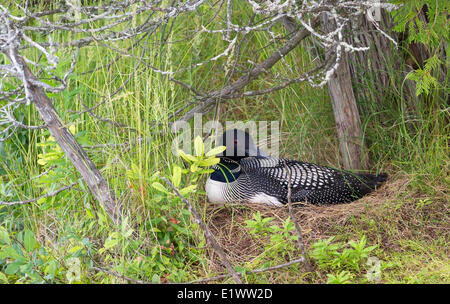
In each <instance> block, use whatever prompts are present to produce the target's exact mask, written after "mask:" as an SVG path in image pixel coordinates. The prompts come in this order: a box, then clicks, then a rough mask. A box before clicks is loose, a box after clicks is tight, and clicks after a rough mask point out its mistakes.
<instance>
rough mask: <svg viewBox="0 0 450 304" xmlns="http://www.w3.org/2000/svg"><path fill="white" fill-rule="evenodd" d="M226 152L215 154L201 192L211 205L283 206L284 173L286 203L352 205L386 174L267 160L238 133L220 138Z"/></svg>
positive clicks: (289, 161)
mask: <svg viewBox="0 0 450 304" xmlns="http://www.w3.org/2000/svg"><path fill="white" fill-rule="evenodd" d="M221 143H222V145H223V146H226V147H227V149H226V150H225V151H224V152H223V153H221V154H218V157H219V158H220V162H219V163H218V164H217V165H216V166H214V167H213V169H214V172H213V173H211V175H210V177H209V178H208V180H207V182H206V185H205V190H206V193H207V195H208V200H209V201H210V202H213V203H232V202H248V203H258V204H265V205H273V206H284V205H285V204H286V203H287V202H288V185H289V173H290V175H291V178H290V182H291V201H292V202H293V203H294V202H308V203H311V204H340V203H348V202H351V201H354V200H357V199H359V198H361V197H363V196H364V195H366V194H368V193H370V192H372V191H373V190H375V189H376V188H377V187H378V186H380V185H381V184H382V183H383V182H384V181H386V179H387V174H385V173H381V174H379V175H373V174H356V173H351V172H346V171H340V170H336V169H332V168H328V167H324V166H319V165H316V164H312V163H305V162H300V161H296V160H290V159H283V158H271V157H269V156H268V155H267V154H266V153H265V152H263V151H262V150H260V149H259V148H258V147H257V146H256V145H255V143H254V142H253V139H252V138H251V136H250V135H249V134H248V133H247V132H244V131H242V130H239V129H231V130H228V131H226V132H224V133H223V135H222V137H221Z"/></svg>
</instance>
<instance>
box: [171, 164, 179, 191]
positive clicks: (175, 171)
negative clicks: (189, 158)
mask: <svg viewBox="0 0 450 304" xmlns="http://www.w3.org/2000/svg"><path fill="white" fill-rule="evenodd" d="M180 181H181V168H180V167H179V166H177V165H174V166H173V173H172V183H173V185H174V186H175V187H176V188H178V186H179V185H180Z"/></svg>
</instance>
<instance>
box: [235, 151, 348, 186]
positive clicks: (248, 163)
mask: <svg viewBox="0 0 450 304" xmlns="http://www.w3.org/2000/svg"><path fill="white" fill-rule="evenodd" d="M240 165H241V168H242V170H243V171H247V172H254V173H258V175H261V176H264V175H265V176H269V177H270V178H273V179H275V180H277V181H278V182H279V183H280V184H281V185H282V186H283V187H285V188H286V189H287V187H288V182H289V173H290V175H291V188H292V189H296V188H302V189H306V190H313V189H322V188H328V187H330V185H332V184H333V182H334V181H335V179H336V175H337V174H339V171H337V170H334V169H331V168H327V167H323V166H319V165H316V164H311V163H304V162H299V161H295V160H290V159H283V158H263V157H247V158H244V159H243V160H241V163H240Z"/></svg>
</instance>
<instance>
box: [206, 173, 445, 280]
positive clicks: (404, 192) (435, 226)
mask: <svg viewBox="0 0 450 304" xmlns="http://www.w3.org/2000/svg"><path fill="white" fill-rule="evenodd" d="M409 183H410V179H408V178H407V177H402V176H395V177H391V178H390V180H389V181H388V182H387V183H386V184H385V185H383V186H381V187H380V188H379V189H377V190H376V191H374V192H373V193H371V194H370V195H368V196H366V197H364V198H362V199H360V200H358V201H355V202H352V203H349V204H339V205H322V206H317V205H311V204H304V206H301V207H298V208H295V209H294V210H295V211H294V213H295V217H296V219H297V221H298V223H299V224H300V226H301V229H302V235H303V242H304V245H305V246H306V248H308V247H309V245H310V244H311V243H313V242H314V241H316V240H318V239H325V238H329V237H330V236H336V235H340V234H342V233H344V232H349V233H352V231H353V232H354V231H361V230H362V231H364V232H365V234H366V236H367V238H368V239H369V241H371V242H372V243H377V240H378V242H379V240H380V239H381V244H380V246H381V247H382V248H383V247H385V248H389V249H393V250H395V243H396V241H399V240H402V239H404V238H407V237H411V238H412V237H414V236H417V237H420V238H422V239H433V238H435V237H436V236H437V235H442V234H446V235H447V239H449V235H450V226H449V223H450V212H449V206H448V203H446V202H448V193H446V190H445V189H443V191H441V193H442V196H441V197H439V198H437V199H436V198H433V204H430V205H427V206H425V207H423V208H418V207H417V203H418V202H419V201H420V200H421V199H424V198H426V197H427V196H426V194H423V193H411V192H410V191H408V184H409ZM258 211H259V212H260V213H261V216H262V217H273V218H274V219H273V221H272V222H271V224H276V225H279V226H280V227H281V225H282V223H283V222H284V221H285V220H286V219H287V218H288V217H289V211H288V208H287V207H286V208H279V207H278V208H276V207H266V206H261V205H250V204H246V205H233V206H220V207H217V206H211V205H210V206H208V207H207V213H206V216H207V218H206V222H207V224H208V226H209V228H210V229H211V232H212V233H213V235H214V236H215V238H216V240H217V241H218V242H219V244H220V245H221V246H222V248H223V249H224V250H225V252H226V253H227V255H228V257H229V259H230V261H231V262H232V263H233V264H235V265H238V264H241V265H242V264H244V263H248V262H249V261H252V260H253V259H255V258H256V257H257V256H258V255H259V254H261V252H262V250H264V249H263V247H264V242H265V241H268V240H267V239H266V240H264V239H263V238H256V237H255V236H253V235H252V234H250V232H249V229H248V228H247V227H246V223H245V221H246V220H248V219H252V215H253V214H254V213H256V212H258ZM355 219H356V220H355ZM370 223H371V224H370ZM431 223H432V225H431ZM380 235H381V236H380ZM216 262H217V263H219V265H214V264H216ZM211 263H212V264H213V265H210V266H213V267H212V268H213V269H214V268H215V269H216V270H217V271H219V269H222V267H221V266H220V264H221V263H220V259H218V257H217V256H215V254H214V253H213V252H211ZM214 266H216V267H214Z"/></svg>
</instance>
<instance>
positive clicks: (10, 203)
mask: <svg viewBox="0 0 450 304" xmlns="http://www.w3.org/2000/svg"><path fill="white" fill-rule="evenodd" d="M75 184H76V183H72V184H70V185H67V186H64V187H61V188H59V189H57V190H55V191H53V192H50V193H46V194H44V195H41V196H39V197H36V198H33V199H29V200H24V201H14V202H0V206H13V205H23V204H28V203H33V202H36V201H38V200H40V199H41V198H47V197H51V196H55V195H57V194H58V193H60V192H62V191H64V190H67V189H70V188H72V187H73V186H75Z"/></svg>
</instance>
